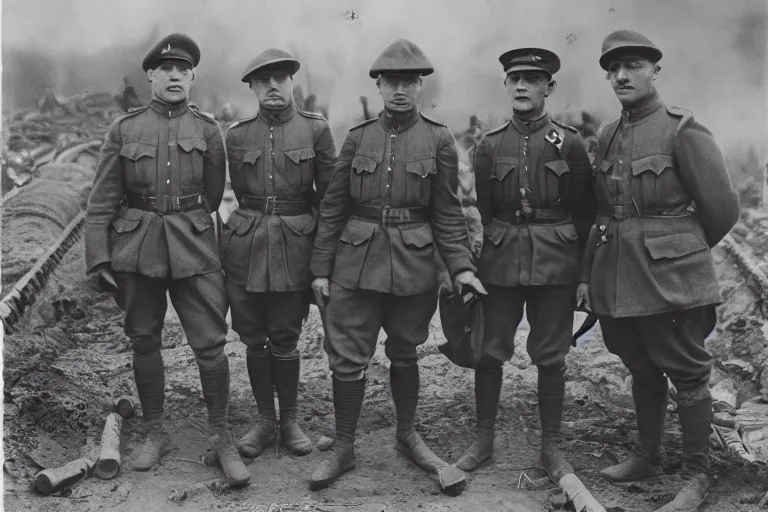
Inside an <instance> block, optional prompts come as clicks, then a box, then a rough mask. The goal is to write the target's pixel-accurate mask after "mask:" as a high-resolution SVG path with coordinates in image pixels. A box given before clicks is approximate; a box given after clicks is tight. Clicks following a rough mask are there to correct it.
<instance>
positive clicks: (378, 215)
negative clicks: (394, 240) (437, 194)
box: [352, 203, 431, 224]
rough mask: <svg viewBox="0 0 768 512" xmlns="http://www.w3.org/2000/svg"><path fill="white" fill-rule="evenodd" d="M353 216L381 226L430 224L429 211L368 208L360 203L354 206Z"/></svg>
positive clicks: (425, 209) (386, 207)
mask: <svg viewBox="0 0 768 512" xmlns="http://www.w3.org/2000/svg"><path fill="white" fill-rule="evenodd" d="M352 215H354V216H355V217H361V218H363V219H367V220H372V221H375V222H380V223H381V224H405V223H407V222H429V220H430V218H431V215H430V214H429V209H428V208H424V207H420V206H419V207H415V208H392V207H391V206H384V207H380V206H366V205H363V204H359V203H354V204H353V205H352Z"/></svg>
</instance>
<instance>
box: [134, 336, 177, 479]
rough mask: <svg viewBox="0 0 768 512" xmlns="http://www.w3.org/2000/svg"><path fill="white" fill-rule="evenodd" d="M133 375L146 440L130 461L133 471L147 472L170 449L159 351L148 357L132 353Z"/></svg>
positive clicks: (163, 374)
mask: <svg viewBox="0 0 768 512" xmlns="http://www.w3.org/2000/svg"><path fill="white" fill-rule="evenodd" d="M133 376H134V378H135V379H136V389H137V390H138V392H139V401H140V402H141V409H142V411H143V413H144V416H143V421H144V422H145V424H146V426H147V431H148V432H147V438H146V440H145V441H144V444H143V445H142V447H141V449H140V450H139V454H138V456H137V457H136V459H135V460H134V462H133V469H134V470H136V471H148V470H150V469H152V468H153V467H155V466H156V465H157V464H159V463H160V459H162V457H163V456H164V455H165V454H166V453H168V452H169V451H170V450H171V448H172V445H171V437H170V436H169V435H168V432H167V431H166V430H165V427H164V425H163V420H162V416H163V405H164V403H165V369H164V367H163V356H162V355H161V353H160V350H159V349H158V350H155V351H154V352H150V353H149V354H140V353H138V352H134V353H133Z"/></svg>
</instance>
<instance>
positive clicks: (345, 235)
mask: <svg viewBox="0 0 768 512" xmlns="http://www.w3.org/2000/svg"><path fill="white" fill-rule="evenodd" d="M375 228H376V225H375V224H371V223H369V222H355V221H350V222H349V223H347V225H346V227H345V228H344V231H343V232H342V233H341V238H340V240H341V241H342V242H344V243H345V244H350V245H355V246H356V245H361V244H363V243H364V242H367V241H368V240H370V238H371V236H372V235H373V230H374V229H375Z"/></svg>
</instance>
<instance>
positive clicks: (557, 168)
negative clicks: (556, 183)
mask: <svg viewBox="0 0 768 512" xmlns="http://www.w3.org/2000/svg"><path fill="white" fill-rule="evenodd" d="M544 167H546V168H547V169H549V170H550V171H552V172H554V173H555V174H557V176H558V177H560V176H562V175H563V173H566V172H571V170H570V169H569V168H568V164H567V163H566V161H565V160H552V161H551V162H545V163H544Z"/></svg>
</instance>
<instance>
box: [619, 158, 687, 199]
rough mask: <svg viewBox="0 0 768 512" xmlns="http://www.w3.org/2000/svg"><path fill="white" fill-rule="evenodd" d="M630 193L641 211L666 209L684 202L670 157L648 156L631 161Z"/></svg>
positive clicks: (678, 179)
mask: <svg viewBox="0 0 768 512" xmlns="http://www.w3.org/2000/svg"><path fill="white" fill-rule="evenodd" d="M631 191H632V197H633V198H635V199H636V201H637V202H638V203H639V206H640V208H641V211H642V209H645V208H668V207H671V206H676V205H679V204H680V203H683V202H685V200H686V194H685V190H684V189H683V186H682V183H680V178H679V176H678V173H677V171H676V169H675V168H674V159H673V158H672V155H650V156H646V157H643V158H638V159H637V160H633V161H632V181H631Z"/></svg>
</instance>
